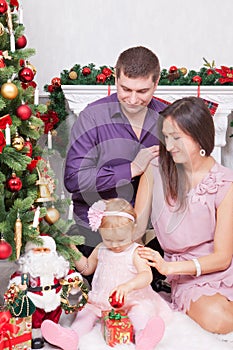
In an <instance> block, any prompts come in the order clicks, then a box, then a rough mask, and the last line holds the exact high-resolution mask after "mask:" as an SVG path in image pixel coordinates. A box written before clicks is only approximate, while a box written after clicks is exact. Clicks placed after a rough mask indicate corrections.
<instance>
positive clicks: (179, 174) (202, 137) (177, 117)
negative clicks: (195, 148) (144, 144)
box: [157, 97, 215, 210]
mask: <svg viewBox="0 0 233 350" xmlns="http://www.w3.org/2000/svg"><path fill="white" fill-rule="evenodd" d="M167 117H171V118H172V119H173V120H174V121H175V122H176V123H177V125H178V126H179V128H180V129H181V130H182V131H183V132H184V133H185V134H187V135H190V136H191V137H192V138H193V140H194V141H196V142H197V143H198V144H199V145H200V149H201V148H202V149H204V150H205V152H206V156H209V155H210V154H211V152H212V151H213V149H214V135H215V131H214V122H213V118H212V116H211V114H210V111H209V109H208V107H207V106H206V104H205V102H204V101H203V100H202V99H201V98H198V97H184V98H182V99H180V100H177V101H175V102H174V103H172V104H171V105H169V106H168V107H166V108H165V109H164V110H163V111H162V112H160V116H159V119H158V127H157V128H158V137H159V140H160V172H161V177H162V181H163V188H164V193H165V200H166V202H167V203H168V204H169V205H172V204H173V203H174V202H175V203H176V208H177V210H178V209H182V208H185V205H186V200H185V198H186V194H187V190H188V188H189V185H188V180H187V177H186V175H185V172H184V168H183V165H182V164H176V163H175V162H174V161H173V159H172V157H171V155H170V153H169V152H168V151H167V150H166V145H165V139H164V135H163V133H162V129H163V123H164V120H165V119H166V118H167Z"/></svg>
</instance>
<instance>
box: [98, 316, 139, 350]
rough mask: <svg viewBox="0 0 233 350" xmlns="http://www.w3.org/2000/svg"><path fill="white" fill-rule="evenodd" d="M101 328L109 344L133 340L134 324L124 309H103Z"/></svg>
mask: <svg viewBox="0 0 233 350" xmlns="http://www.w3.org/2000/svg"><path fill="white" fill-rule="evenodd" d="M101 319H102V321H101V328H102V333H103V336H104V339H105V341H106V343H107V345H109V346H112V347H113V346H115V345H116V344H129V343H131V342H133V325H132V323H131V322H130V319H129V317H128V316H127V314H126V313H124V312H123V311H121V310H119V311H115V310H112V311H102V317H101Z"/></svg>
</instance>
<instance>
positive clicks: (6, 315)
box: [0, 310, 20, 350]
mask: <svg viewBox="0 0 233 350" xmlns="http://www.w3.org/2000/svg"><path fill="white" fill-rule="evenodd" d="M11 317H12V316H11V313H10V311H9V310H8V311H1V312H0V350H3V349H4V344H3V343H4V338H7V340H8V342H9V350H12V346H11V339H10V335H9V333H10V334H17V333H18V331H19V329H20V327H19V326H16V325H14V324H10V323H9V321H10V319H11ZM8 332H9V333H8Z"/></svg>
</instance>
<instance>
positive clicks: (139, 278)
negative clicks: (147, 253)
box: [111, 249, 153, 302]
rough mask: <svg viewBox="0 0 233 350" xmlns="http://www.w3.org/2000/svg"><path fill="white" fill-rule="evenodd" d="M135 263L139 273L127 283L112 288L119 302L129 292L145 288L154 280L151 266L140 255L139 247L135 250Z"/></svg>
mask: <svg viewBox="0 0 233 350" xmlns="http://www.w3.org/2000/svg"><path fill="white" fill-rule="evenodd" d="M133 263H134V266H135V267H136V269H137V272H138V273H137V275H136V276H135V277H134V278H132V279H131V280H129V281H128V282H127V283H123V284H120V285H119V286H117V287H116V288H115V289H114V290H112V293H113V292H114V291H116V300H117V301H119V302H122V300H123V298H126V297H127V294H128V293H129V292H131V291H133V290H136V289H141V288H144V287H146V286H148V285H150V283H151V282H152V279H153V275H152V271H151V268H150V266H148V264H147V260H145V259H142V258H141V257H140V256H139V255H138V251H137V249H135V251H134V255H133ZM112 293H111V294H112Z"/></svg>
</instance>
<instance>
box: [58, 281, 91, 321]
mask: <svg viewBox="0 0 233 350" xmlns="http://www.w3.org/2000/svg"><path fill="white" fill-rule="evenodd" d="M60 284H61V285H62V292H61V307H62V309H63V310H64V311H65V313H66V314H69V313H73V312H75V311H80V310H82V308H83V307H84V305H85V304H86V303H87V300H88V287H87V285H86V284H85V283H84V282H83V280H81V279H80V278H79V277H78V276H76V277H75V278H73V279H71V278H70V279H69V280H68V281H67V280H65V279H62V280H61V281H60ZM72 288H79V289H80V291H81V292H82V297H81V299H79V302H78V303H77V304H73V305H71V304H70V302H69V295H70V291H71V289H72Z"/></svg>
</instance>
